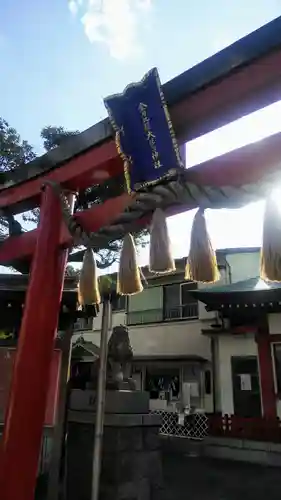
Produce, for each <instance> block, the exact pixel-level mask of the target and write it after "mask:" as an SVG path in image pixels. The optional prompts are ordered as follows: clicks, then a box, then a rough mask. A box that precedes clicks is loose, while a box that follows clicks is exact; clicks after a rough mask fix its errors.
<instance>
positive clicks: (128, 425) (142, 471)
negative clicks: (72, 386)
mask: <svg viewBox="0 0 281 500" xmlns="http://www.w3.org/2000/svg"><path fill="white" fill-rule="evenodd" d="M113 394H114V396H113ZM132 394H133V396H132V399H131V405H127V407H126V409H127V412H126V413H125V412H124V413H121V412H116V413H113V409H114V404H113V402H114V401H115V405H116V406H115V411H116V409H117V408H118V409H119V408H120V407H122V405H123V403H124V401H125V399H126V400H127V403H128V401H129V399H130V395H129V394H126V395H124V393H122V391H121V392H120V393H119V394H118V392H117V393H116V392H113V393H112V396H113V397H112V398H110V394H109V393H108V394H107V401H108V402H109V401H110V399H111V403H108V405H107V410H109V409H110V410H111V411H109V412H107V413H106V414H105V419H104V437H103V446H102V471H101V478H100V496H99V498H100V500H153V499H154V496H155V495H156V492H159V489H161V488H162V487H163V476H162V461H161V452H160V439H159V428H160V425H161V418H160V417H159V416H158V415H152V414H149V413H148V411H144V412H139V413H137V412H136V408H141V407H142V408H144V407H145V406H146V404H145V402H146V395H145V393H141V392H133V393H132ZM138 397H139V403H138V404H137V399H138ZM130 407H131V410H132V409H134V410H135V411H134V412H131V413H129V409H130ZM72 408H73V406H72ZM94 424H95V414H94V412H90V411H77V410H76V411H75V410H73V409H72V410H70V412H69V422H68V440H67V495H66V498H67V500H77V499H79V500H91V483H92V463H93V449H94V430H95V425H94Z"/></svg>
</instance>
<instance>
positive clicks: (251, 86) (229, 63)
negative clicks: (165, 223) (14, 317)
mask: <svg viewBox="0 0 281 500" xmlns="http://www.w3.org/2000/svg"><path fill="white" fill-rule="evenodd" d="M280 76H281V17H280V18H278V19H276V20H275V21H273V22H271V23H269V24H268V25H266V26H264V27H262V28H260V29H259V30H257V31H256V32H254V33H252V34H250V35H248V36H247V37H245V38H243V39H242V40H240V41H238V42H236V43H235V44H233V45H232V46H230V47H228V48H227V49H225V50H223V51H221V52H219V53H218V54H216V55H214V56H213V57H211V58H209V59H207V60H206V61H204V62H202V63H200V64H198V65H197V66H195V67H194V68H192V69H190V70H188V71H186V72H185V73H183V74H182V75H180V76H178V77H176V78H175V79H173V80H172V81H170V82H168V83H166V84H165V85H164V87H163V91H164V94H165V97H166V100H167V103H168V106H169V110H170V115H171V119H172V122H173V125H174V128H175V131H176V135H177V138H178V141H179V143H180V144H183V143H185V142H187V141H188V140H191V139H193V138H195V137H198V136H200V135H203V134H206V133H207V132H210V131H211V130H214V129H216V128H218V127H220V126H222V125H224V124H226V123H229V122H230V121H233V120H235V119H238V118H240V117H242V116H244V115H246V114H249V113H250V112H253V111H255V110H258V109H260V108H262V107H264V106H266V105H269V104H271V103H273V102H276V101H278V100H280V99H281V83H280V82H281V78H280ZM280 137H281V136H280V134H275V135H274V136H272V137H270V138H267V139H264V140H263V141H260V142H259V143H255V144H251V145H249V146H245V147H243V148H240V149H238V150H236V151H233V152H231V153H227V154H226V155H223V156H221V157H219V158H216V159H214V160H210V161H208V162H205V163H204V164H201V165H198V166H196V167H194V168H192V169H190V170H188V171H187V172H186V173H185V175H184V179H183V180H182V181H181V185H180V186H176V187H175V188H176V194H175V191H173V195H172V194H171V196H170V197H169V196H168V197H166V198H165V199H164V198H163V202H162V205H163V206H164V208H166V210H167V213H171V214H172V213H173V214H174V213H179V212H180V211H183V210H188V209H190V208H194V207H195V206H196V201H194V200H193V201H191V199H190V198H188V195H187V194H186V192H185V191H184V186H185V183H186V184H188V183H189V184H190V183H191V184H193V183H194V184H196V185H197V186H198V185H199V186H201V187H204V186H206V185H208V186H210V185H211V186H213V188H214V189H216V188H218V189H219V190H220V191H222V188H223V187H224V186H228V187H230V188H231V189H234V190H235V189H236V188H240V187H241V185H242V184H243V185H248V184H250V185H251V186H253V184H255V183H256V188H254V190H252V191H251V193H250V194H249V193H248V191H247V192H246V194H247V196H248V195H249V196H248V198H247V196H246V197H245V198H243V197H242V198H241V203H245V202H246V201H249V200H250V199H255V196H256V197H259V196H261V194H262V193H263V189H265V187H264V185H265V184H266V181H265V183H263V181H262V178H263V177H264V176H265V178H267V176H268V175H270V174H276V172H277V170H278V168H277V165H278V163H279V160H280V153H281V141H280ZM122 169H123V165H122V162H121V160H120V158H119V156H118V154H117V151H116V148H115V144H114V141H113V139H112V130H111V128H110V126H109V123H108V120H104V121H103V122H100V123H98V124H97V125H95V126H93V127H91V128H90V129H88V130H86V131H85V132H83V133H82V134H80V135H79V136H77V137H75V138H71V139H70V140H69V141H67V142H66V143H65V145H63V146H61V147H59V148H57V149H55V150H53V151H51V152H50V153H48V154H46V155H44V156H42V157H41V158H38V159H36V160H34V161H33V162H31V163H30V164H29V165H28V166H25V167H24V168H23V169H21V170H20V171H19V172H13V173H11V174H8V175H7V182H6V183H5V184H4V185H3V186H2V188H1V189H0V209H1V208H6V207H9V210H10V212H11V213H13V214H18V213H21V212H23V211H25V210H28V209H31V208H34V207H36V206H40V208H41V217H40V224H39V227H38V229H36V230H34V231H30V232H28V233H25V234H23V235H21V236H18V237H10V238H8V239H7V240H6V241H4V242H2V244H1V246H0V263H1V264H4V265H14V266H15V267H16V266H17V264H18V263H19V262H20V261H25V262H28V263H30V262H31V261H32V270H31V277H30V283H29V287H28V292H27V297H26V303H25V308H24V314H23V319H22V326H21V332H20V338H19V344H18V350H17V358H16V363H15V369H14V377H13V382H12V387H11V394H10V400H9V405H8V411H7V415H6V422H5V430H4V434H3V438H2V443H1V456H0V461H1V466H0V474H1V476H0V477H1V482H0V494H1V499H2V500H16V499H17V500H33V497H34V489H35V481H36V475H37V467H38V457H39V453H40V445H41V437H42V429H43V422H44V412H45V404H46V397H47V388H48V378H49V368H50V362H51V354H52V349H53V344H54V336H55V331H56V327H57V316H58V310H59V303H60V297H61V290H62V286H63V276H64V269H65V264H66V261H67V256H68V248H69V247H70V245H71V243H72V240H71V237H70V235H69V234H68V231H67V230H66V228H65V226H64V224H63V220H62V215H61V207H60V202H59V199H58V197H57V196H56V195H55V193H54V192H53V190H52V189H51V187H50V186H49V185H48V184H46V181H50V180H52V181H55V182H56V183H58V184H59V185H60V186H61V188H62V189H64V190H70V191H73V192H75V191H77V190H78V189H84V188H86V187H89V186H92V185H94V184H97V183H101V182H103V181H105V180H107V179H108V178H111V177H118V176H119V175H120V174H121V173H122ZM44 184H46V185H45V188H44V190H43V191H42V187H43V186H44ZM177 189H178V191H177ZM204 189H205V188H204ZM231 189H230V191H231ZM230 191H229V190H228V191H227V192H228V193H229V192H230ZM183 193H185V194H183ZM156 195H157V196H158V197H159V196H160V198H161V193H160V194H159V191H158V194H157V193H156ZM177 195H178V196H177ZM223 195H224V196H226V194H225V193H223ZM250 195H251V196H250ZM70 198H71V195H70ZM230 198H231V196H230ZM160 201H161V200H160ZM150 202H151V200H150V201H149V200H148V201H147V200H146V201H145V200H143V199H137V197H132V196H129V195H127V194H124V195H121V196H119V197H117V198H115V199H111V200H108V201H107V202H105V203H104V204H102V205H95V206H93V207H92V208H91V209H89V210H87V211H85V212H81V213H79V214H76V218H77V221H79V222H80V223H81V225H82V226H83V227H84V228H85V229H86V230H87V231H91V232H94V233H96V248H97V249H98V248H101V247H102V246H103V245H104V244H105V241H108V240H113V239H116V238H119V237H122V236H123V235H124V233H125V232H126V231H128V230H131V229H132V227H133V228H135V227H141V225H145V224H147V223H148V222H149V217H150V215H151V212H152V209H153V206H151V203H150ZM230 202H231V203H232V200H230ZM237 204H238V205H239V200H238V203H237ZM14 471H16V476H15V474H14Z"/></svg>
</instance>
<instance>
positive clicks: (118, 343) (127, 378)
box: [107, 325, 136, 391]
mask: <svg viewBox="0 0 281 500" xmlns="http://www.w3.org/2000/svg"><path fill="white" fill-rule="evenodd" d="M107 359H108V368H107V389H115V390H120V389H123V390H126V389H127V390H131V391H132V390H133V391H134V390H135V389H136V386H135V382H134V380H133V379H132V378H131V368H132V359H133V349H132V346H131V344H130V338H129V331H128V328H127V327H126V326H124V325H120V326H115V327H114V328H113V330H112V334H111V337H110V339H109V341H108V358H107Z"/></svg>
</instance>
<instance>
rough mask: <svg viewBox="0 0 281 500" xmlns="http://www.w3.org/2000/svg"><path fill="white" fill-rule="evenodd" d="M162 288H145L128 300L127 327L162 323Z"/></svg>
mask: <svg viewBox="0 0 281 500" xmlns="http://www.w3.org/2000/svg"><path fill="white" fill-rule="evenodd" d="M162 300H163V299H162V287H161V286H154V287H148V288H145V289H144V290H143V291H142V293H138V294H136V295H131V296H130V297H129V299H128V315H127V323H128V325H144V324H148V323H158V322H160V321H163V306H162Z"/></svg>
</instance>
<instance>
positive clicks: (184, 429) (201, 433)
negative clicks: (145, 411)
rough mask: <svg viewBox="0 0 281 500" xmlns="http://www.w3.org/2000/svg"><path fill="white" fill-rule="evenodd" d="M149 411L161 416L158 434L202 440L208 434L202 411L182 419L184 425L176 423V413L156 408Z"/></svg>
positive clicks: (206, 421)
mask: <svg viewBox="0 0 281 500" xmlns="http://www.w3.org/2000/svg"><path fill="white" fill-rule="evenodd" d="M151 413H154V414H157V415H161V416H162V425H161V427H160V430H159V434H160V435H162V436H168V437H177V438H185V439H194V440H202V439H204V438H205V437H206V436H207V434H208V417H207V416H206V415H205V414H204V413H193V414H192V415H188V416H186V417H185V419H184V425H179V424H178V414H177V413H174V412H168V411H161V410H156V411H152V412H151Z"/></svg>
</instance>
